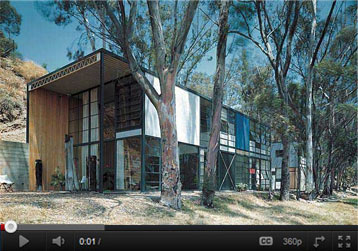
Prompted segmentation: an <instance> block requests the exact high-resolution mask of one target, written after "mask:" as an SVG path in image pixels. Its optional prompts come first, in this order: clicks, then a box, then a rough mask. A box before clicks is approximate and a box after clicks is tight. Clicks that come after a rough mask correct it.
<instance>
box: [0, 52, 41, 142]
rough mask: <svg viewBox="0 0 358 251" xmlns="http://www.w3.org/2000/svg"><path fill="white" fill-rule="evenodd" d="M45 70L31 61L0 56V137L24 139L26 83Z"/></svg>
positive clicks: (13, 139) (8, 139)
mask: <svg viewBox="0 0 358 251" xmlns="http://www.w3.org/2000/svg"><path fill="white" fill-rule="evenodd" d="M46 73H47V71H46V70H45V69H44V68H43V67H41V66H39V65H37V64H35V63H34V62H32V61H22V60H20V59H13V58H0V139H1V140H7V141H17V142H25V140H26V83H28V82H29V81H31V80H33V79H36V78H38V77H41V76H42V75H44V74H46Z"/></svg>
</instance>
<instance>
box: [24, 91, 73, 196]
mask: <svg viewBox="0 0 358 251" xmlns="http://www.w3.org/2000/svg"><path fill="white" fill-rule="evenodd" d="M29 102H30V104H29V107H30V109H29V145H30V154H29V183H30V184H29V187H30V190H35V189H36V173H35V172H36V171H35V160H36V159H41V160H42V164H43V172H42V180H43V189H44V190H51V189H53V187H51V186H50V183H51V175H52V174H54V173H55V168H56V167H57V166H58V167H59V168H60V170H61V171H62V172H63V173H64V172H65V163H66V161H65V134H68V104H69V98H68V96H66V95H62V94H58V93H55V92H51V91H47V90H45V89H41V88H40V89H36V90H34V91H31V92H30V93H29Z"/></svg>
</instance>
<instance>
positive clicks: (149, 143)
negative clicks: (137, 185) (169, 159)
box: [144, 136, 161, 191]
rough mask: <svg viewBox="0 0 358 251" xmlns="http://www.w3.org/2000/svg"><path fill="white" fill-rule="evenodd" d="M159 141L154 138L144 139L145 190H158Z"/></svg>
mask: <svg viewBox="0 0 358 251" xmlns="http://www.w3.org/2000/svg"><path fill="white" fill-rule="evenodd" d="M160 149H161V148H160V139H158V138H154V137H148V136H147V137H146V138H145V149H144V154H145V189H146V190H149V191H150V190H159V189H160V175H161V170H160V163H161V160H160V156H161V153H160Z"/></svg>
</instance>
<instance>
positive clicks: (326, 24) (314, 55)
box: [310, 0, 336, 67]
mask: <svg viewBox="0 0 358 251" xmlns="http://www.w3.org/2000/svg"><path fill="white" fill-rule="evenodd" d="M335 6H336V0H333V3H332V6H331V9H330V11H329V14H328V16H327V19H326V23H325V25H324V28H323V31H322V34H321V37H320V38H319V41H318V44H317V46H316V49H315V50H314V53H313V56H312V60H311V63H310V67H313V66H314V62H315V61H316V58H317V54H318V51H319V48H320V46H321V43H322V41H323V38H324V36H325V35H326V32H327V28H328V25H329V22H330V20H331V16H332V13H333V10H334V7H335Z"/></svg>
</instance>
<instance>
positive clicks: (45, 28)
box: [11, 1, 215, 74]
mask: <svg viewBox="0 0 358 251" xmlns="http://www.w3.org/2000/svg"><path fill="white" fill-rule="evenodd" d="M11 4H12V5H13V6H14V7H15V8H16V10H17V12H18V13H19V14H20V15H21V16H22V23H21V30H20V35H18V36H16V37H14V40H15V42H16V43H17V45H18V51H19V52H20V53H21V55H22V56H23V58H24V60H31V61H34V62H35V63H37V64H39V65H43V64H46V65H47V70H48V71H49V72H52V71H54V70H56V69H58V68H60V67H62V66H64V65H66V64H68V63H70V62H71V61H70V60H69V59H68V58H67V56H66V55H67V48H68V47H71V46H72V45H73V43H76V41H77V39H78V38H79V36H80V35H81V32H79V31H76V26H77V22H74V23H71V24H69V25H68V26H58V25H56V24H54V23H53V22H50V21H47V20H46V19H45V18H44V17H43V16H42V15H41V14H40V13H39V11H38V10H37V9H36V6H35V2H33V1H11ZM90 52H91V50H90V48H87V51H86V53H85V54H88V53H90ZM208 56H212V57H213V58H214V60H212V61H210V62H209V63H208V62H206V61H204V62H202V63H201V64H200V65H199V66H198V68H197V70H198V71H201V72H206V73H207V74H213V73H214V72H215V50H214V49H213V50H212V51H210V52H209V53H208Z"/></svg>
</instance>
